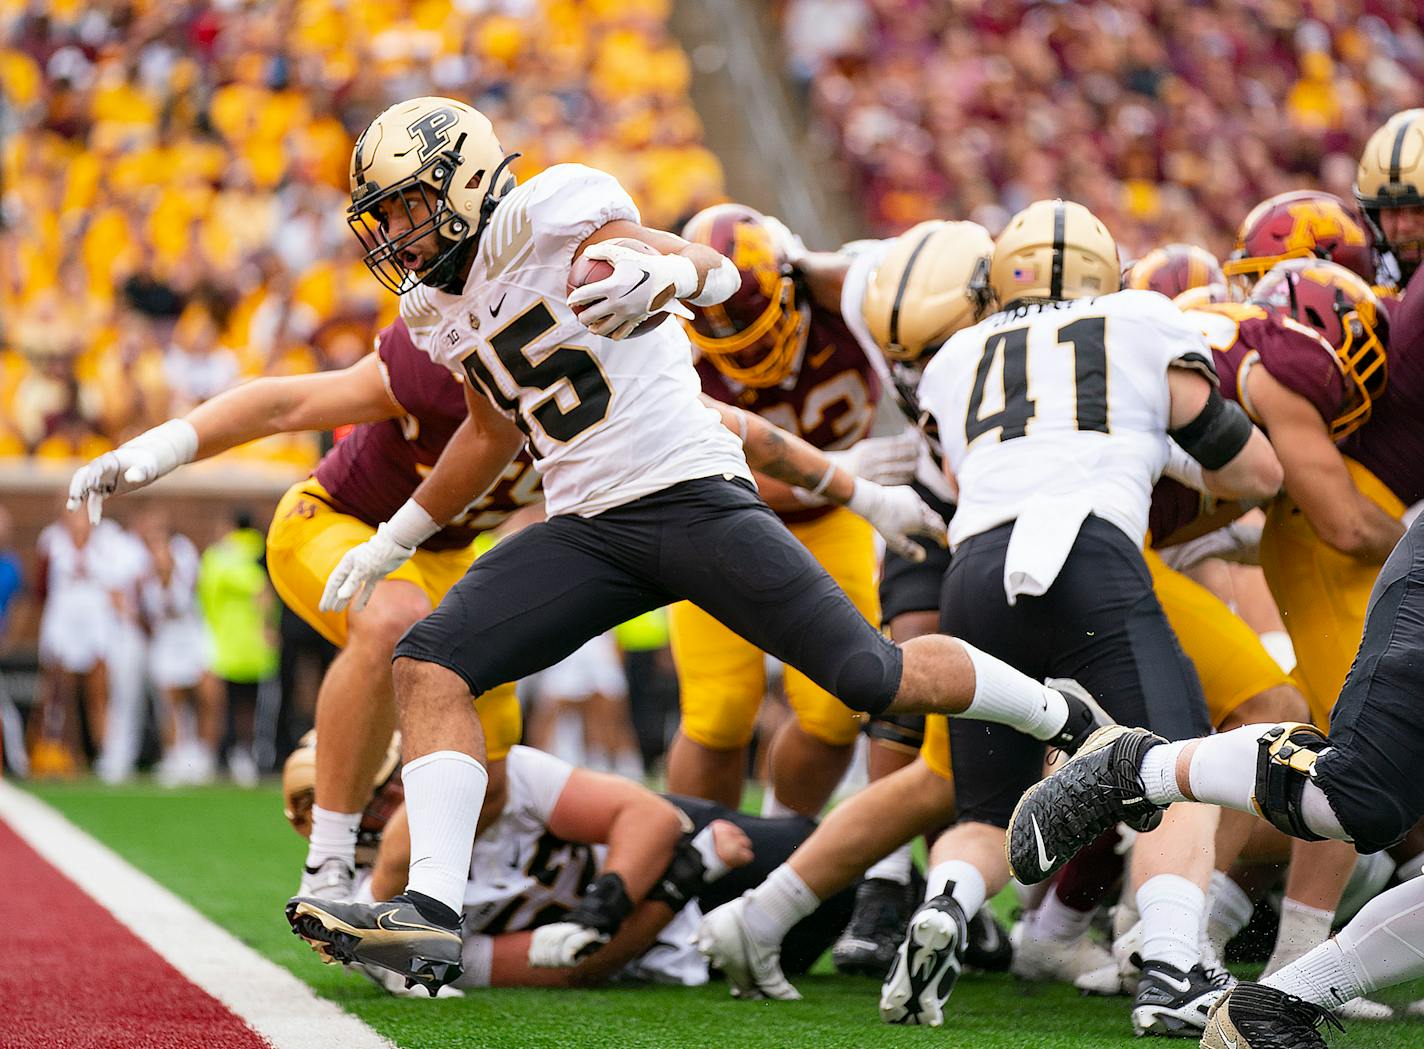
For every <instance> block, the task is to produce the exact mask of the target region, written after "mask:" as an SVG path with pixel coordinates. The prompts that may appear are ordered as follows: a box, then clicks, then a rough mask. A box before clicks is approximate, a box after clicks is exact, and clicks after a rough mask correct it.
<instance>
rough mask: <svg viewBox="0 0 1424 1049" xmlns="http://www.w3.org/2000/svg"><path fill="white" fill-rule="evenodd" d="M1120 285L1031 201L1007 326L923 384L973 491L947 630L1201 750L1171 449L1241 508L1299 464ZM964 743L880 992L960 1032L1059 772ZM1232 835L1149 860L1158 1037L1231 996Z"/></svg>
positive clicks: (1103, 240)
mask: <svg viewBox="0 0 1424 1049" xmlns="http://www.w3.org/2000/svg"><path fill="white" fill-rule="evenodd" d="M1120 272H1121V268H1120V266H1119V264H1118V255H1117V246H1116V244H1115V242H1114V240H1113V238H1112V236H1111V235H1110V234H1109V233H1108V231H1107V229H1106V228H1105V227H1104V226H1103V224H1102V223H1101V222H1100V221H1098V219H1097V218H1095V217H1094V216H1093V215H1092V214H1091V213H1090V212H1089V211H1088V210H1087V209H1086V208H1084V207H1083V206H1082V205H1079V204H1074V203H1071V202H1065V201H1062V200H1045V201H1039V202H1037V203H1035V204H1032V205H1030V206H1029V207H1028V208H1026V209H1025V210H1024V211H1022V212H1020V213H1019V214H1018V215H1016V216H1014V217H1013V218H1012V219H1011V220H1010V221H1009V224H1008V226H1007V227H1006V228H1005V230H1004V232H1003V233H1002V234H1001V235H1000V237H999V239H998V241H997V243H996V244H995V248H994V254H993V259H992V262H991V264H990V270H989V283H990V286H991V287H992V288H993V291H994V294H995V297H996V299H997V301H998V303H999V304H1000V307H999V310H998V312H996V313H994V314H992V315H991V316H989V317H987V318H986V319H985V320H983V321H981V322H980V323H979V324H977V325H975V326H974V327H972V328H966V329H965V330H963V331H960V332H958V333H957V334H955V335H954V336H952V337H951V338H950V340H949V341H948V342H947V343H946V344H945V346H944V347H943V348H942V349H941V350H940V351H939V353H937V354H936V355H935V357H934V359H933V360H932V361H931V362H930V363H929V365H928V367H927V368H926V369H925V374H924V377H923V379H922V380H921V382H920V385H919V397H920V403H921V405H922V406H923V407H924V408H925V409H926V410H927V411H928V412H929V413H930V415H931V416H932V418H933V420H934V422H935V424H936V428H937V433H938V438H939V441H940V442H941V446H942V448H943V450H944V455H945V458H946V461H947V470H948V473H949V474H950V476H951V478H952V479H953V480H954V481H955V482H956V483H957V486H958V501H957V507H956V511H955V515H954V519H953V520H952V522H951V523H950V539H951V544H952V547H953V549H954V559H953V561H952V562H951V564H950V568H949V571H948V573H947V574H946V576H945V582H944V589H943V592H942V595H941V605H940V613H941V618H940V626H941V629H947V630H952V631H953V632H954V633H955V635H956V636H960V637H967V638H969V639H971V640H972V641H973V643H975V644H977V645H979V646H981V647H983V648H985V649H986V650H988V651H991V652H993V653H995V654H996V655H998V656H999V657H1000V658H1002V659H1004V660H1006V661H1007V662H1009V663H1011V664H1013V665H1014V666H1016V667H1017V668H1019V669H1021V670H1023V671H1024V672H1026V673H1029V674H1032V675H1033V676H1034V677H1043V678H1049V679H1051V678H1055V677H1070V678H1074V679H1076V680H1078V681H1079V682H1080V683H1081V684H1082V685H1083V686H1084V687H1085V688H1087V689H1088V690H1089V691H1090V692H1092V693H1093V694H1094V695H1097V696H1100V697H1102V702H1103V705H1104V707H1105V709H1107V710H1108V712H1109V713H1110V714H1111V715H1112V716H1113V717H1114V718H1115V719H1116V720H1117V721H1119V722H1121V723H1124V724H1129V725H1150V726H1153V728H1154V730H1155V731H1157V732H1160V733H1162V734H1163V735H1167V736H1169V737H1171V738H1174V739H1175V738H1188V737H1192V736H1195V735H1200V734H1201V733H1202V732H1205V731H1207V729H1206V726H1207V724H1208V721H1207V714H1206V706H1205V701H1204V699H1203V697H1202V693H1201V686H1200V684H1199V683H1198V681H1197V676H1196V672H1195V670H1194V669H1193V667H1192V665H1191V663H1190V662H1189V661H1188V660H1187V658H1186V656H1185V655H1184V654H1183V653H1182V650H1181V648H1180V646H1179V645H1178V643H1177V640H1176V637H1175V635H1174V634H1173V633H1172V629H1171V627H1170V626H1169V624H1168V622H1167V619H1166V616H1165V615H1164V614H1163V612H1162V608H1161V605H1160V604H1159V603H1158V601H1157V598H1156V595H1155V594H1154V593H1153V589H1152V581H1151V578H1150V576H1149V575H1148V571H1147V567H1146V564H1145V562H1144V560H1143V557H1142V553H1141V546H1142V539H1143V536H1144V535H1146V533H1147V510H1148V502H1149V496H1150V492H1151V489H1152V486H1153V484H1155V483H1156V480H1157V478H1158V476H1159V475H1160V474H1161V473H1162V470H1163V468H1164V466H1165V465H1166V463H1167V458H1168V445H1169V437H1170V438H1172V439H1175V441H1176V442H1177V443H1178V444H1179V445H1180V446H1181V447H1182V448H1183V449H1184V450H1185V451H1186V452H1187V453H1188V454H1189V455H1191V456H1192V457H1194V458H1195V459H1196V460H1197V461H1198V462H1199V463H1200V465H1201V467H1202V470H1203V479H1204V482H1205V483H1206V484H1207V485H1208V486H1209V487H1210V488H1211V490H1213V491H1215V492H1217V493H1218V494H1220V495H1223V496H1228V497H1237V498H1258V499H1259V498H1267V497H1269V496H1271V495H1274V494H1275V492H1276V490H1277V489H1278V488H1279V486H1280V483H1281V468H1280V464H1279V463H1278V462H1277V461H1276V458H1275V455H1274V453H1273V452H1272V451H1271V447H1270V445H1269V444H1268V443H1267V441H1266V438H1265V437H1264V435H1262V434H1261V433H1260V432H1259V431H1257V430H1256V429H1255V427H1254V426H1252V424H1251V422H1250V420H1249V419H1248V418H1247V416H1246V414H1245V413H1244V412H1243V411H1242V410H1241V409H1240V408H1239V407H1237V406H1236V405H1234V404H1232V403H1231V402H1228V401H1226V400H1224V399H1223V398H1222V397H1221V395H1220V393H1219V392H1218V391H1217V389H1216V384H1215V374H1214V373H1213V371H1212V368H1211V364H1210V360H1211V356H1210V350H1209V348H1208V347H1207V345H1206V343H1205V340H1204V339H1203V338H1202V336H1201V334H1200V332H1199V331H1197V330H1196V327H1195V326H1194V325H1192V324H1190V323H1188V322H1187V321H1186V320H1184V319H1183V317H1182V314H1181V312H1180V311H1179V310H1178V309H1177V308H1176V307H1175V306H1173V305H1172V303H1171V302H1170V300H1168V299H1166V298H1165V297H1163V296H1161V295H1158V294H1156V293H1154V292H1140V291H1118V290H1117V289H1118V287H1119V274H1120ZM950 747H951V754H952V765H953V768H954V785H955V793H956V798H957V807H958V812H959V821H958V822H957V823H956V824H955V826H954V827H952V828H950V830H949V831H948V832H947V833H945V834H944V835H943V836H942V837H941V838H940V839H939V841H937V842H936V843H935V846H934V849H933V851H932V853H931V863H932V869H931V872H930V877H929V884H928V887H927V889H926V902H925V903H924V904H923V905H922V906H921V908H920V909H919V910H918V911H917V912H916V913H915V915H914V916H913V917H912V918H911V920H910V927H909V931H908V933H907V935H906V940H905V942H904V944H902V945H901V950H900V956H899V960H898V962H897V964H896V966H895V968H894V969H892V970H891V973H890V975H889V976H888V977H887V978H886V980H885V984H884V987H883V988H882V992H881V999H880V1012H881V1016H882V1018H883V1019H885V1020H887V1021H889V1022H892V1023H931V1024H934V1023H940V1022H942V1020H943V1007H944V1002H945V1000H946V999H947V998H948V995H949V992H950V990H951V989H952V987H953V984H954V979H955V977H956V975H957V973H958V970H959V966H960V958H961V957H962V946H961V945H962V944H963V942H964V939H965V931H964V928H965V922H966V919H967V916H968V915H972V914H973V913H974V912H975V911H977V910H978V909H979V907H980V906H981V905H982V904H983V902H984V899H985V898H986V895H987V896H992V895H993V894H994V893H995V892H997V891H998V890H999V889H1000V888H1002V887H1003V885H1004V884H1005V883H1006V882H1007V881H1008V876H1009V870H1008V865H1007V863H1006V862H1005V854H1004V844H1005V828H1006V827H1007V826H1008V822H1009V818H1010V816H1011V814H1012V811H1013V807H1014V803H1015V802H1016V801H1017V800H1018V798H1019V796H1020V795H1021V794H1022V793H1023V792H1024V790H1025V789H1026V788H1028V787H1029V786H1031V785H1032V784H1033V783H1034V782H1035V781H1036V780H1037V779H1038V778H1039V776H1040V775H1041V772H1042V767H1043V758H1044V748H1043V745H1042V744H1041V743H1039V742H1038V741H1037V740H1034V739H1031V738H1029V737H1027V736H1025V735H1023V734H1022V733H1020V732H1017V731H1016V730H1014V729H1012V728H1010V727H1007V726H1004V725H990V724H973V723H971V722H968V721H964V720H961V719H953V720H951V722H950ZM1155 815H1156V813H1155V811H1154V816H1155ZM1215 824H1216V820H1215V816H1214V814H1213V813H1212V812H1211V810H1209V809H1203V808H1201V807H1192V806H1185V807H1180V808H1174V809H1172V810H1170V811H1169V812H1168V814H1167V816H1166V818H1165V820H1163V821H1162V827H1161V829H1160V830H1157V831H1155V832H1154V833H1144V834H1143V835H1142V837H1141V838H1139V840H1138V844H1137V847H1136V849H1135V850H1134V856H1133V870H1132V877H1133V884H1134V885H1136V886H1137V902H1138V906H1139V909H1140V910H1141V913H1142V916H1143V928H1144V939H1143V948H1142V955H1143V977H1142V981H1141V983H1140V984H1139V988H1138V992H1137V999H1136V1002H1135V1005H1134V1008H1133V1013H1132V1019H1133V1026H1134V1029H1135V1030H1136V1032H1137V1033H1138V1034H1181V1033H1183V1032H1184V1031H1189V1030H1192V1029H1195V1030H1200V1029H1201V1027H1202V1025H1203V1024H1204V1022H1205V1020H1206V1008H1207V1007H1209V1006H1210V1004H1211V1002H1212V1001H1214V999H1215V996H1217V995H1218V994H1219V993H1220V989H1221V979H1222V978H1221V977H1218V976H1216V975H1214V974H1212V973H1209V972H1207V971H1206V970H1205V969H1204V968H1203V967H1202V966H1201V965H1200V961H1199V957H1198V939H1199V932H1200V929H1201V924H1202V919H1203V912H1204V908H1205V902H1206V900H1205V893H1204V888H1205V886H1206V884H1207V882H1208V879H1209V877H1210V874H1211V856H1212V847H1211V846H1212V837H1213V834H1214V831H1215ZM1156 825H1157V820H1156V819H1152V820H1143V821H1138V823H1137V826H1136V829H1137V830H1139V831H1143V832H1147V831H1151V830H1152V828H1153V827H1155V826H1156ZM1051 859H1052V857H1048V856H1044V860H1045V862H1048V861H1050V860H1051Z"/></svg>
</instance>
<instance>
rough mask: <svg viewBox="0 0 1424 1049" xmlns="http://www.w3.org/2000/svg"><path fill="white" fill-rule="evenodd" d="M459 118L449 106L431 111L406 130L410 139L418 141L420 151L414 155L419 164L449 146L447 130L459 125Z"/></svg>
mask: <svg viewBox="0 0 1424 1049" xmlns="http://www.w3.org/2000/svg"><path fill="white" fill-rule="evenodd" d="M459 120H460V118H459V117H458V116H456V115H455V111H454V110H453V109H451V108H450V107H449V106H441V107H440V108H439V109H432V110H431V111H430V112H429V113H426V114H425V115H424V116H422V117H421V118H420V119H419V120H417V121H415V123H413V124H411V125H410V126H409V127H407V128H406V130H407V131H409V132H410V137H411V138H412V139H418V140H419V144H420V149H419V151H418V153H417V154H416V155H417V156H418V157H419V158H420V160H421V162H422V163H423V162H424V161H427V160H429V159H430V158H431V157H433V156H435V154H436V153H438V152H440V150H441V149H442V148H443V147H445V146H448V145H450V136H449V135H448V134H446V132H447V131H448V129H450V128H452V127H454V126H455V125H456V124H457V123H459Z"/></svg>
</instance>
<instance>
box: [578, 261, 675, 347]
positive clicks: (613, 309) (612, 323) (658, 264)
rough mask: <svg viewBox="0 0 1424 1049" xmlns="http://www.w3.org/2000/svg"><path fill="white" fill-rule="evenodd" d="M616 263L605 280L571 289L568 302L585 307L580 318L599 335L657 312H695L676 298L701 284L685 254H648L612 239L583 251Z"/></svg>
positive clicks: (620, 332)
mask: <svg viewBox="0 0 1424 1049" xmlns="http://www.w3.org/2000/svg"><path fill="white" fill-rule="evenodd" d="M583 257H584V258H588V259H602V260H603V261H604V262H607V263H609V264H610V265H612V266H613V272H612V273H611V274H609V275H608V276H607V277H604V278H603V280H600V281H594V282H593V283H592V284H585V285H584V286H583V287H581V288H575V289H574V290H573V291H571V292H570V293H569V299H568V302H569V306H570V307H574V308H577V307H580V306H582V307H583V310H582V311H581V312H579V315H578V317H579V320H580V321H581V322H582V323H583V325H584V327H586V328H588V330H589V331H591V332H593V333H594V334H595V335H602V336H604V337H605V338H609V339H622V338H625V337H627V336H628V335H629V334H631V333H632V331H633V329H634V328H636V327H637V326H638V325H640V324H642V323H643V322H644V321H645V320H647V319H648V318H649V317H651V316H652V315H653V314H655V313H661V312H667V313H674V314H676V315H677V316H679V317H687V318H691V317H692V311H691V310H689V309H688V308H687V307H686V306H684V305H683V304H682V303H680V302H679V301H678V300H679V299H682V298H685V297H687V296H689V295H691V294H693V292H695V291H696V290H697V267H696V266H694V265H693V264H692V261H691V260H690V259H685V258H683V257H682V256H681V255H662V254H657V253H655V254H652V255H648V254H644V253H643V252H641V251H638V250H636V249H634V248H630V247H626V246H625V245H622V244H619V243H617V242H616V241H613V240H605V241H600V242H599V243H597V244H595V245H594V246H593V247H591V248H589V249H588V250H587V251H585V252H584V253H583Z"/></svg>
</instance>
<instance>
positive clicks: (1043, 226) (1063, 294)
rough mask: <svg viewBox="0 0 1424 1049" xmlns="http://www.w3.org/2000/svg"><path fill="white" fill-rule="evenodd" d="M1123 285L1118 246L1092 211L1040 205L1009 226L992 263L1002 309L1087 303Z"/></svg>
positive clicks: (1065, 203) (1060, 203) (1069, 204)
mask: <svg viewBox="0 0 1424 1049" xmlns="http://www.w3.org/2000/svg"><path fill="white" fill-rule="evenodd" d="M1121 286H1122V267H1121V265H1119V263H1118V255H1117V242H1116V241H1115V240H1113V237H1112V234H1111V233H1109V232H1108V229H1107V227H1106V226H1104V225H1103V224H1102V222H1101V221H1100V220H1099V219H1098V218H1097V216H1095V215H1094V214H1093V213H1092V212H1091V211H1089V210H1088V209H1087V208H1085V207H1083V205H1081V204H1077V203H1074V202H1073V201H1071V200H1040V201H1035V202H1034V203H1032V204H1030V205H1029V206H1028V207H1026V208H1024V209H1023V210H1022V211H1020V212H1019V213H1018V214H1017V215H1015V216H1014V217H1013V218H1011V219H1009V224H1008V225H1007V226H1005V227H1004V231H1003V232H1002V233H1000V234H999V239H998V241H996V242H995V244H994V256H993V259H992V261H991V262H990V263H989V287H990V288H992V289H993V291H994V296H995V298H997V299H998V300H999V305H1000V307H1001V308H1002V307H1006V306H1010V305H1012V304H1013V303H1015V302H1018V301H1020V300H1025V299H1026V300H1035V299H1038V300H1043V299H1081V298H1086V297H1088V296H1090V295H1106V294H1108V293H1109V292H1114V291H1117V290H1118V289H1119V288H1120V287H1121Z"/></svg>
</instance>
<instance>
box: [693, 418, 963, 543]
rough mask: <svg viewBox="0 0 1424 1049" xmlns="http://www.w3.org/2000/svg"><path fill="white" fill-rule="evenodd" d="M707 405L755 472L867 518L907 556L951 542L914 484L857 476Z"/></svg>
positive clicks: (781, 435)
mask: <svg viewBox="0 0 1424 1049" xmlns="http://www.w3.org/2000/svg"><path fill="white" fill-rule="evenodd" d="M702 401H703V403H704V404H707V405H709V406H711V407H713V408H715V409H717V411H718V413H719V414H720V415H721V416H722V425H723V426H725V427H727V429H729V430H731V431H732V432H733V433H735V434H737V435H739V436H740V437H741V439H742V447H743V449H744V450H745V452H746V456H747V464H748V465H749V466H750V467H751V468H752V469H753V470H756V471H758V472H760V473H763V474H766V476H768V477H770V478H773V479H774V480H777V481H781V482H783V483H785V484H789V485H791V486H792V487H793V488H798V489H801V490H803V491H805V492H807V493H809V494H810V495H813V496H816V497H817V498H820V499H824V500H826V501H827V502H831V503H835V504H836V505H837V506H844V507H845V508H846V509H848V510H850V511H851V513H853V514H857V515H859V516H860V517H863V518H865V519H866V520H867V521H869V522H870V524H871V525H872V526H873V527H874V528H875V530H876V531H877V532H879V533H880V534H881V536H883V537H884V539H885V545H886V546H887V547H889V548H890V549H891V550H892V551H894V552H895V553H896V554H899V555H900V556H901V557H904V558H907V559H908V560H911V561H923V560H924V558H925V552H924V550H923V549H922V548H921V547H920V546H919V544H917V543H916V542H914V540H913V539H911V538H910V537H911V536H916V535H919V536H925V537H926V538H929V539H933V540H934V541H935V542H937V543H939V544H940V545H941V546H943V545H944V544H945V542H947V532H948V529H947V526H946V525H945V523H944V519H943V518H941V517H940V516H939V514H937V513H935V512H934V511H933V510H932V509H930V507H929V506H928V505H926V503H925V501H924V500H923V499H921V498H920V497H919V495H918V494H916V492H915V490H914V489H913V488H910V487H909V486H908V485H892V486H886V485H880V484H876V483H875V482H874V481H871V480H867V479H866V478H864V477H857V476H856V475H855V474H854V473H853V472H852V471H850V470H847V469H845V468H844V467H843V466H841V465H840V464H839V463H837V462H836V461H835V460H834V459H833V458H831V456H829V455H827V454H826V453H825V452H823V451H821V450H820V449H819V448H817V447H815V446H814V445H812V444H809V443H808V442H806V441H803V440H802V439H801V438H800V437H797V436H796V435H795V434H793V433H788V432H787V431H785V430H783V429H781V428H780V427H778V426H776V425H774V424H772V423H770V422H768V421H767V420H765V419H763V418H762V417H761V416H759V415H755V414H753V413H751V412H745V411H742V409H740V408H734V407H732V406H731V405H727V404H722V403H721V402H720V401H716V400H713V399H712V398H710V397H707V396H705V395H704V396H703V398H702Z"/></svg>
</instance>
